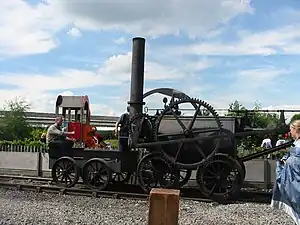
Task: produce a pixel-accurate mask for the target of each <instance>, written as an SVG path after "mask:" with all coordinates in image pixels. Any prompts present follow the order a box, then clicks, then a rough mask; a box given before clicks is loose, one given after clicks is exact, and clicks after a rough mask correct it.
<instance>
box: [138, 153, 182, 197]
mask: <svg viewBox="0 0 300 225" xmlns="http://www.w3.org/2000/svg"><path fill="white" fill-rule="evenodd" d="M137 178H138V182H139V185H140V186H141V188H142V189H143V190H144V191H145V192H146V193H148V192H150V191H151V189H152V188H159V187H161V188H173V187H175V185H176V183H177V182H178V181H179V177H177V176H176V173H175V170H174V169H173V168H172V166H171V165H170V164H169V163H168V162H167V161H166V160H165V159H164V158H163V156H162V155H160V154H155V153H154V154H148V155H146V156H144V157H143V158H142V159H141V161H140V162H139V164H138V167H137Z"/></svg>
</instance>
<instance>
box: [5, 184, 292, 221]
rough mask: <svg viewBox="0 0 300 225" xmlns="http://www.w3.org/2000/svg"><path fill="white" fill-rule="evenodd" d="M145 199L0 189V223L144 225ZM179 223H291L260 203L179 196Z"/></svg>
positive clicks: (287, 218)
mask: <svg viewBox="0 0 300 225" xmlns="http://www.w3.org/2000/svg"><path fill="white" fill-rule="evenodd" d="M147 215H148V202H147V201H137V200H120V199H110V198H90V197H77V196H76V197H75V196H67V195H66V196H64V195H62V196H59V195H57V194H46V193H34V192H23V191H11V190H5V189H0V224H1V225H2V224H3V225H4V224H5V225H23V224H28V225H29V224H30V225H39V224H49V225H50V224H59V225H66V224H68V225H69V224H70V225H71V224H72V225H75V224H84V225H90V224H91V225H92V224H93V225H96V224H103V225H106V224H111V225H135V224H136V225H147ZM179 224H180V225H181V224H187V225H191V224H195V225H198V224H199V225H200V224H208V225H214V224H218V225H227V224H228V225H229V224H230V225H234V224H239V225H252V224H253V225H254V224H255V225H256V224H261V225H280V224H284V225H293V224H294V223H293V221H292V220H291V219H290V218H289V217H288V216H287V215H286V214H285V213H284V212H282V211H278V210H273V209H272V208H270V205H263V204H253V203H244V204H231V205H218V204H214V203H202V202H194V201H185V200H181V202H180V218H179Z"/></svg>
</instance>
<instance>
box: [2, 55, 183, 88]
mask: <svg viewBox="0 0 300 225" xmlns="http://www.w3.org/2000/svg"><path fill="white" fill-rule="evenodd" d="M108 77H110V79H107V78H108ZM182 77H184V73H182V72H181V71H178V70H176V69H173V68H170V67H167V66H164V65H160V64H158V63H155V62H148V63H145V80H166V79H172V80H174V79H179V78H182ZM130 78H131V53H128V54H126V55H114V56H112V57H110V58H109V59H108V60H107V61H105V62H104V65H103V67H101V68H98V69H97V70H95V71H87V70H76V69H63V70H61V71H59V72H58V73H56V74H50V75H42V74H2V75H0V79H2V84H3V85H4V84H7V85H15V86H18V87H20V88H22V89H25V90H30V89H32V86H35V90H36V91H51V90H60V89H70V88H88V87H93V86H97V85H120V84H122V83H124V82H127V81H129V80H130Z"/></svg>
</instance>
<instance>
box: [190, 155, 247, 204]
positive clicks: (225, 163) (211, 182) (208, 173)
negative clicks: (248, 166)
mask: <svg viewBox="0 0 300 225" xmlns="http://www.w3.org/2000/svg"><path fill="white" fill-rule="evenodd" d="M243 176H244V174H243V169H242V167H241V165H240V164H239V163H238V162H237V161H236V160H235V159H233V158H231V157H230V156H228V155H226V154H216V155H215V157H214V158H213V159H212V160H210V161H209V162H207V163H206V164H205V165H203V166H202V167H199V168H198V170H197V175H196V180H197V183H198V185H199V188H200V190H201V192H202V193H203V195H205V196H206V197H208V198H210V199H212V200H214V201H216V202H219V203H226V202H227V201H229V200H233V199H234V198H236V197H237V196H238V194H239V192H240V189H241V186H242V183H243Z"/></svg>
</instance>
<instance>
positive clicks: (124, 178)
mask: <svg viewBox="0 0 300 225" xmlns="http://www.w3.org/2000/svg"><path fill="white" fill-rule="evenodd" d="M130 177H131V173H128V172H121V173H113V174H112V180H111V182H112V183H113V184H125V183H127V182H128V181H129V180H130Z"/></svg>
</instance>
